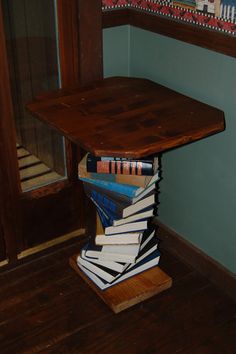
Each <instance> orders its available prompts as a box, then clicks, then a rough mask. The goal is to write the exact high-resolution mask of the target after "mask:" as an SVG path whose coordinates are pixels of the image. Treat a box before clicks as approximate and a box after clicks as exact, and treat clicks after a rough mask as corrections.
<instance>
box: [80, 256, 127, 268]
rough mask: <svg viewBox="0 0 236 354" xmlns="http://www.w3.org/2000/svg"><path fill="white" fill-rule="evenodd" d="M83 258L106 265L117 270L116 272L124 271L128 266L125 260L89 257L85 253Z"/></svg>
mask: <svg viewBox="0 0 236 354" xmlns="http://www.w3.org/2000/svg"><path fill="white" fill-rule="evenodd" d="M83 259H85V260H86V261H88V262H92V263H94V264H97V265H101V266H104V267H106V268H109V269H112V270H115V271H116V272H120V273H121V272H123V270H124V269H125V268H127V263H125V262H114V261H108V260H105V259H98V258H95V257H88V256H86V255H85V253H83Z"/></svg>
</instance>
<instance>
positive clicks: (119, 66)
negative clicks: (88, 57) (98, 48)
mask: <svg viewBox="0 0 236 354" xmlns="http://www.w3.org/2000/svg"><path fill="white" fill-rule="evenodd" d="M129 34H130V27H129V26H120V27H114V28H109V29H104V30H103V63H104V76H105V77H108V76H129V48H130V42H129V38H130V36H129Z"/></svg>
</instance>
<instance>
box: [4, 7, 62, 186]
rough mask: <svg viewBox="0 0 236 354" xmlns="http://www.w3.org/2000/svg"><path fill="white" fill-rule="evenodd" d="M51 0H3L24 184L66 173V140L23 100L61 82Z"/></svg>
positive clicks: (57, 85)
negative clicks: (36, 115) (37, 117)
mask: <svg viewBox="0 0 236 354" xmlns="http://www.w3.org/2000/svg"><path fill="white" fill-rule="evenodd" d="M55 3H56V2H55V1H54V0H10V1H9V0H4V1H3V11H4V22H5V32H6V38H7V49H8V60H9V67H10V76H11V87H12V99H13V104H14V116H15V127H16V134H17V152H18V161H19V168H20V176H21V181H22V190H28V189H31V188H35V187H38V186H40V185H43V184H47V183H51V182H52V181H55V180H58V179H61V178H64V177H65V174H66V171H65V154H64V141H63V139H62V137H61V136H59V135H58V134H57V133H55V132H54V131H51V130H50V129H49V128H48V127H47V126H45V125H44V124H42V123H40V122H39V121H37V120H36V119H34V118H33V117H32V116H31V115H30V114H29V113H28V112H27V111H26V109H25V105H26V103H28V102H30V101H32V100H33V99H34V97H36V96H37V95H38V94H41V93H42V92H45V91H51V90H55V89H57V88H59V86H60V85H59V74H58V72H59V70H58V56H57V35H56V25H55V23H56V21H55V17H56V15H55V13H56V11H55Z"/></svg>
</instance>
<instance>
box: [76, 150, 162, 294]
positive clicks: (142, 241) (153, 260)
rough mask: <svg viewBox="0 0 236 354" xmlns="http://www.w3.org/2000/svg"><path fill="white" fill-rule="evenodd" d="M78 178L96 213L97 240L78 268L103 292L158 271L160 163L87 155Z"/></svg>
mask: <svg viewBox="0 0 236 354" xmlns="http://www.w3.org/2000/svg"><path fill="white" fill-rule="evenodd" d="M78 175H79V179H80V180H82V181H83V183H84V190H85V193H86V195H87V196H88V197H89V198H90V199H91V200H92V202H93V203H94V204H95V206H96V209H97V227H96V236H95V238H94V237H91V239H90V240H89V242H88V243H87V244H86V245H85V246H84V247H83V248H82V250H81V253H80V255H79V256H78V258H77V264H78V266H79V268H80V269H81V270H82V271H83V272H84V273H85V274H86V275H87V276H88V277H89V278H90V279H91V280H92V281H93V282H94V283H95V284H96V285H97V286H98V287H99V288H100V289H102V290H104V289H107V288H109V287H111V286H113V285H115V284H117V283H119V282H121V281H123V280H125V279H128V278H129V277H131V276H133V275H136V274H139V273H140V272H142V271H144V270H147V269H149V268H151V267H153V266H156V265H157V264H158V263H159V259H160V253H159V250H158V240H157V237H156V233H155V229H154V227H153V225H152V223H151V219H152V218H153V217H154V216H155V215H156V209H157V182H158V180H159V161H158V157H152V158H147V159H142V160H134V159H128V158H112V157H95V156H93V155H91V154H87V155H85V157H84V158H83V159H82V160H81V162H80V164H79V168H78Z"/></svg>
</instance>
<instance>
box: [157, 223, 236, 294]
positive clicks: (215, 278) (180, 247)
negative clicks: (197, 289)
mask: <svg viewBox="0 0 236 354" xmlns="http://www.w3.org/2000/svg"><path fill="white" fill-rule="evenodd" d="M154 223H155V224H156V225H157V226H158V227H159V229H158V237H159V238H160V240H161V241H163V242H161V246H162V249H164V250H165V249H166V250H167V251H168V252H170V253H172V254H173V255H175V256H177V257H178V258H179V259H181V260H183V261H184V262H185V263H188V264H189V265H191V266H192V267H193V268H194V269H196V270H198V271H199V272H200V273H201V274H202V275H204V276H205V277H206V278H207V279H209V281H211V282H212V283H214V284H215V285H217V286H218V287H219V288H221V289H222V290H223V291H224V292H226V293H227V294H228V295H229V296H230V297H232V298H233V299H236V276H235V274H233V273H232V272H230V271H229V270H228V269H226V268H225V267H224V266H222V265H221V264H220V263H218V262H217V261H215V260H214V259H212V258H211V257H210V256H208V255H207V254H205V253H204V252H203V251H201V250H200V249H198V248H197V247H195V246H194V245H192V244H191V243H190V242H188V241H186V240H185V239H184V238H183V237H182V236H180V235H179V234H177V233H176V232H175V231H173V230H171V229H170V228H169V227H167V226H166V225H164V224H163V223H161V222H160V221H159V220H155V221H154Z"/></svg>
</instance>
